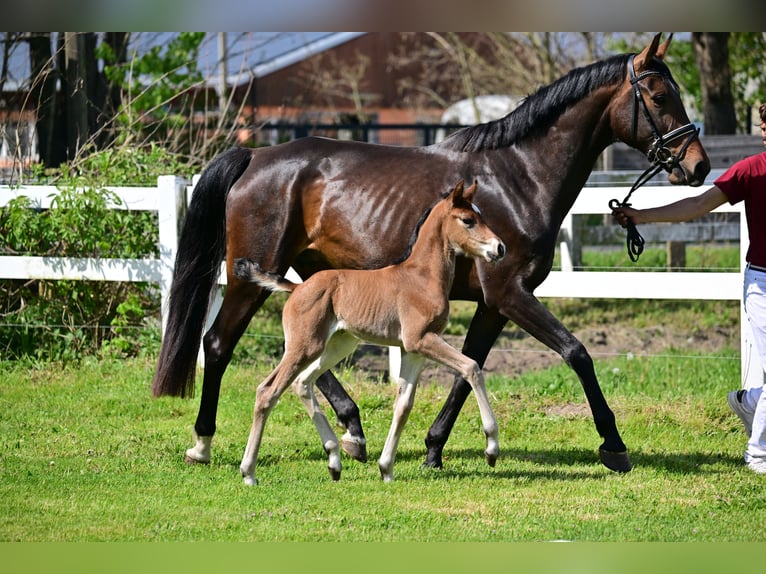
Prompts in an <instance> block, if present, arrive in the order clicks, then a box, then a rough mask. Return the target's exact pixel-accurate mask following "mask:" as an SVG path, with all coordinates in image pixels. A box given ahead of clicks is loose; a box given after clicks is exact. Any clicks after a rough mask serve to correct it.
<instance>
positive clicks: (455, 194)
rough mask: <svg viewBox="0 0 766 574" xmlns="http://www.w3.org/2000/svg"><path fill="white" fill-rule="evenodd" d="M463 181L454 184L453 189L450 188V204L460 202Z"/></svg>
mask: <svg viewBox="0 0 766 574" xmlns="http://www.w3.org/2000/svg"><path fill="white" fill-rule="evenodd" d="M463 185H464V183H463V180H462V179H461V180H460V181H458V182H457V183H456V184H455V187H453V188H452V191H451V192H450V194H451V195H452V203H455V202H456V201H460V199H461V198H462V197H463Z"/></svg>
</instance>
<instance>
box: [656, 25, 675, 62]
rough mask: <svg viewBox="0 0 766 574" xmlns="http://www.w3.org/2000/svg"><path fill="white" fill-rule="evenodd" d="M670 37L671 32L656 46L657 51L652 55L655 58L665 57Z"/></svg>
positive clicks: (671, 36)
mask: <svg viewBox="0 0 766 574" xmlns="http://www.w3.org/2000/svg"><path fill="white" fill-rule="evenodd" d="M672 39H673V33H672V32H671V33H670V35H669V36H668V37H667V39H666V40H665V41H664V42H663V43H662V45H661V46H660V47H659V48H657V53H656V54H655V55H654V57H655V58H657V59H659V60H662V59H663V58H664V57H665V53H666V52H667V51H668V46H670V41H671V40H672Z"/></svg>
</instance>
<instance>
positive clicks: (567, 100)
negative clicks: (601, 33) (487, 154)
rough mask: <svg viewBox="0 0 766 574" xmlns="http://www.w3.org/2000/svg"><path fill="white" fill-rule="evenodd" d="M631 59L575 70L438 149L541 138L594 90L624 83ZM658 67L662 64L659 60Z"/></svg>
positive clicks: (494, 146) (480, 147)
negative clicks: (511, 109) (501, 114)
mask: <svg viewBox="0 0 766 574" xmlns="http://www.w3.org/2000/svg"><path fill="white" fill-rule="evenodd" d="M629 57H630V54H620V55H617V56H612V57H610V58H607V59H605V60H601V61H598V62H595V63H593V64H590V65H588V66H583V67H581V68H575V69H574V70H572V71H571V72H569V73H568V74H567V75H565V76H563V77H562V78H560V79H558V80H556V81H555V82H553V83H552V84H549V85H547V86H543V87H542V88H540V89H539V90H537V91H536V92H535V93H533V94H531V95H529V96H527V97H526V98H525V99H524V101H523V102H522V103H521V104H520V105H519V107H518V108H516V109H515V110H513V111H512V112H510V113H509V114H508V115H506V116H505V117H503V118H500V119H498V120H494V121H491V122H486V123H483V124H479V125H476V126H471V127H467V128H463V129H462V130H459V131H457V132H455V133H454V134H452V135H450V136H449V137H448V138H446V139H445V140H444V141H443V142H442V143H440V144H438V145H440V146H441V147H444V148H447V149H452V150H457V151H480V150H483V149H498V148H503V147H508V146H511V145H513V144H514V143H516V142H518V141H520V140H522V139H524V138H526V137H528V136H530V135H534V134H536V133H538V134H542V133H544V132H545V131H546V130H547V129H548V128H549V127H550V126H551V124H552V123H553V122H554V121H555V120H556V119H557V118H558V117H559V116H560V115H561V114H562V113H564V111H566V110H567V108H569V107H570V106H571V105H573V104H575V103H577V102H579V101H580V100H582V99H583V98H584V97H585V96H587V95H588V94H590V93H591V92H593V90H596V89H598V88H600V87H603V86H608V85H613V84H616V83H617V82H619V81H622V80H623V79H624V78H625V73H626V72H625V70H626V66H627V63H628V58H629ZM655 63H658V64H659V62H658V61H657V60H655ZM662 66H663V67H664V64H662ZM665 70H667V68H666V67H665V68H664V70H663V71H665ZM668 73H669V72H668Z"/></svg>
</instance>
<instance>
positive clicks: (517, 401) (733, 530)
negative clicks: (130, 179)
mask: <svg viewBox="0 0 766 574" xmlns="http://www.w3.org/2000/svg"><path fill="white" fill-rule="evenodd" d="M271 361H272V360H271V359H264V360H262V361H261V364H259V365H258V366H256V365H254V364H250V362H249V361H244V362H243V364H240V365H234V366H232V367H231V368H230V369H229V370H228V371H227V374H226V376H225V378H224V384H223V388H224V390H223V393H222V397H221V403H220V407H219V417H218V433H217V435H216V438H215V441H214V450H213V461H212V463H211V464H210V465H209V466H187V465H185V464H184V463H183V452H184V450H185V449H186V448H188V447H189V446H191V444H192V443H191V426H192V424H193V421H194V418H195V416H196V409H197V406H198V399H196V398H195V399H193V400H182V399H174V398H163V399H159V400H157V399H152V398H151V397H150V392H149V384H150V380H151V377H152V371H153V367H154V365H153V363H152V362H151V361H148V360H138V359H136V360H124V361H117V360H102V361H95V360H94V361H86V362H85V363H83V364H81V365H79V366H77V367H70V368H63V369H62V368H61V367H59V366H55V365H51V366H50V367H48V368H43V369H35V370H31V369H27V368H24V367H23V366H20V365H13V364H8V363H5V364H1V365H0V412H1V413H2V416H1V417H0V540H3V541H202V540H204V541H324V542H328V541H344V542H352V541H417V542H423V541H465V542H469V541H544V540H559V539H565V540H576V541H750V540H751V539H752V536H753V525H754V523H753V517H755V516H760V515H762V514H763V513H764V512H765V511H766V494H764V489H763V478H762V477H758V476H756V475H754V474H752V473H750V472H748V471H747V470H746V469H745V468H744V466H743V464H742V462H741V456H742V451H743V449H744V445H745V437H744V434H743V432H742V430H741V425H740V423H739V420H738V419H737V418H736V417H735V416H734V415H733V414H732V413H730V411H729V410H728V407H727V405H726V402H725V393H726V392H727V391H728V390H730V389H732V388H736V387H737V386H738V384H739V358H738V352H736V351H728V352H726V353H725V354H724V356H718V357H716V358H715V359H708V358H706V357H702V356H700V357H688V356H684V357H673V356H663V357H659V358H656V357H655V358H652V357H649V358H647V357H641V358H636V359H633V360H628V359H627V358H620V359H614V360H608V361H597V369H598V375H599V378H600V382H601V385H602V388H603V390H604V392H605V394H606V396H607V397H608V400H609V402H610V405H611V407H612V409H613V410H614V411H615V413H616V416H617V420H618V424H619V428H620V430H621V433H622V436H623V439H624V440H625V442H626V443H627V444H628V448H629V450H630V453H631V456H632V460H633V463H634V467H635V468H634V470H633V471H632V472H630V473H628V474H625V475H619V474H615V473H612V472H610V471H608V470H607V469H605V468H604V467H602V466H601V465H600V464H599V463H598V459H597V453H596V450H597V447H598V445H599V444H600V440H599V437H598V436H597V434H596V432H595V429H594V427H593V423H592V420H591V418H590V416H589V415H587V414H586V413H582V412H581V409H580V410H578V409H575V411H574V412H575V414H573V415H557V414H555V413H556V412H566V411H562V410H561V407H562V406H564V405H571V404H574V405H582V403H583V400H584V399H583V393H582V390H581V389H580V387H579V383H578V382H577V380H576V377H575V376H574V374H573V373H572V372H571V371H570V370H569V369H567V368H566V367H564V366H561V367H556V368H553V369H548V370H545V371H538V372H532V373H528V374H526V375H524V376H523V377H520V378H516V379H509V378H506V377H503V376H501V375H493V376H491V377H489V380H488V386H489V389H490V392H491V400H492V403H493V407H494V409H495V411H496V414H497V416H498V420H499V422H500V428H501V436H500V438H501V450H502V452H501V457H500V459H499V460H498V463H497V466H496V468H494V469H492V468H489V467H488V466H487V465H486V464H485V463H484V461H483V457H482V452H483V436H482V434H481V431H480V425H479V416H478V409H477V407H476V405H475V401H473V398H472V397H470V398H469V401H468V403H466V407H465V408H464V409H463V412H462V413H461V416H460V418H459V419H458V422H457V424H456V426H455V429H454V431H453V433H452V436H451V438H450V441H449V442H448V444H447V448H446V450H445V457H444V463H445V468H444V470H441V471H436V470H433V469H425V468H422V466H421V464H422V461H423V457H424V453H425V450H424V446H423V438H424V436H425V432H426V429H427V428H428V426H429V425H430V424H431V422H432V421H433V419H434V417H435V415H436V413H437V412H438V410H439V409H440V408H441V405H442V403H443V400H444V398H445V397H446V394H447V391H448V389H445V388H443V387H441V386H439V385H435V384H428V383H427V382H426V383H425V384H424V385H423V387H422V388H421V389H420V390H419V392H418V397H417V399H416V403H415V408H414V410H413V414H412V416H411V418H410V421H409V423H408V425H407V428H406V430H405V434H404V437H403V439H402V443H401V445H400V448H399V455H398V458H397V463H396V467H395V470H396V480H395V481H394V482H393V483H390V484H384V483H383V482H382V481H381V480H380V477H379V474H378V471H377V465H376V463H375V459H376V458H377V456H378V455H379V453H380V449H381V447H382V445H383V441H384V439H385V435H386V433H387V430H388V425H389V423H390V417H391V404H392V400H393V396H394V389H393V388H392V387H390V386H389V385H387V384H380V383H376V382H374V381H371V380H368V379H364V378H363V377H362V376H361V375H359V374H358V373H357V372H355V371H353V370H347V371H344V372H342V373H341V375H342V377H343V380H344V381H346V383H347V388H348V389H349V391H350V393H351V394H352V396H354V397H355V398H356V399H357V401H358V403H359V406H360V409H361V412H362V417H363V424H364V426H365V432H366V434H367V438H368V443H369V446H368V448H369V455H370V462H368V463H366V464H360V463H357V462H355V461H351V460H349V459H348V458H346V457H344V459H343V464H344V470H343V475H342V478H341V480H340V482H338V483H333V482H332V481H331V479H330V477H329V474H328V473H327V470H326V459H325V455H324V452H323V450H322V448H321V445H320V443H319V440H318V438H317V435H316V432H315V430H314V427H313V425H312V424H311V423H310V421H309V420H308V417H307V416H306V414H305V412H304V411H303V409H302V407H301V405H300V403H299V402H298V401H297V399H296V398H295V397H294V396H293V395H292V394H291V393H288V394H286V395H285V396H284V397H283V399H282V400H281V401H280V403H279V405H278V406H277V407H276V409H275V410H274V412H273V414H272V417H271V418H270V420H269V423H268V425H267V429H266V436H265V439H264V443H263V446H262V449H261V457H260V460H259V466H258V470H257V472H258V478H259V480H260V484H259V485H258V486H256V487H254V488H247V487H245V486H244V485H243V484H242V482H241V478H240V476H239V472H238V465H239V461H240V458H241V455H242V451H243V449H244V444H245V441H246V437H247V432H248V428H249V423H250V415H251V409H252V402H253V398H254V389H255V386H256V385H257V384H258V383H259V382H260V380H261V378H262V377H263V376H264V375H265V373H266V371H267V369H268V368H269V367H270V366H271V365H270V362H271ZM578 413H579V414H578Z"/></svg>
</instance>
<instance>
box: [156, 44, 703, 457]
mask: <svg viewBox="0 0 766 574" xmlns="http://www.w3.org/2000/svg"><path fill="white" fill-rule="evenodd" d="M669 43H670V37H669V38H668V39H667V40H666V41H665V42H664V43H662V44H660V35H659V34H658V35H657V36H656V37H655V38H654V40H653V41H652V42H651V43H650V45H648V46H647V47H646V48H645V49H644V50H643V51H642V52H640V53H639V54H635V55H631V54H623V55H617V56H612V57H609V58H607V59H605V60H602V61H599V62H596V63H594V64H591V65H588V66H585V67H582V68H577V69H575V70H572V71H571V72H569V73H568V74H567V75H565V76H564V77H562V78H560V79H559V80H557V81H555V82H553V83H552V84H550V85H548V86H545V87H543V88H541V89H540V90H538V91H537V92H536V93H534V94H532V95H530V96H529V97H527V98H526V99H525V101H524V102H523V103H522V104H521V105H520V106H519V107H518V108H517V109H516V110H514V111H513V112H511V113H510V114H508V115H507V116H505V117H504V118H502V119H499V120H495V121H491V122H488V123H484V124H480V125H477V126H474V127H470V128H465V129H463V130H461V131H459V132H457V133H455V134H453V135H452V136H450V137H449V138H447V139H446V140H444V141H443V142H441V143H438V144H435V145H432V146H427V147H420V148H409V147H396V146H381V145H371V144H366V143H357V142H343V141H335V140H331V139H322V138H303V139H298V140H295V141H292V142H289V143H285V144H282V145H278V146H273V147H269V148H261V149H254V150H253V149H232V150H229V151H227V152H225V153H223V154H221V155H219V156H218V157H217V158H216V159H214V160H213V161H212V162H211V163H210V165H209V166H208V167H207V168H206V169H205V171H204V172H203V174H202V177H201V178H200V180H199V183H198V184H197V186H196V189H195V191H194V196H193V198H192V201H191V205H190V206H189V211H188V213H187V216H186V220H185V223H184V227H183V230H182V233H181V237H180V241H179V248H178V255H177V259H176V265H175V277H174V280H173V285H172V287H171V293H170V303H169V315H168V322H167V327H166V331H165V335H164V338H163V341H162V349H161V352H160V357H159V363H158V366H157V372H156V374H155V377H154V381H153V393H154V394H155V395H156V396H159V395H165V394H169V395H182V396H184V395H185V396H188V395H190V394H192V393H193V390H194V377H195V368H196V359H197V352H198V347H199V340H200V336H201V335H202V328H203V325H204V322H205V318H206V315H207V311H208V306H209V301H210V296H211V292H212V290H213V289H214V287H215V283H216V279H217V276H218V271H219V268H220V267H219V266H220V262H221V260H223V259H224V257H225V258H226V263H227V282H228V287H227V290H226V295H225V297H224V300H223V304H222V307H221V310H220V312H219V313H218V315H217V317H216V318H215V321H214V322H213V325H212V327H211V328H210V330H209V331H208V332H207V333H205V334H204V337H203V345H204V352H205V369H204V378H203V382H202V396H201V399H200V409H199V414H198V416H197V420H196V423H195V426H194V429H195V435H196V444H195V446H194V447H193V448H190V449H189V450H188V451H187V453H186V456H187V460H189V461H196V462H207V461H209V460H210V449H211V442H212V438H213V434H214V432H215V419H216V411H217V407H218V396H219V392H220V386H221V378H222V376H223V374H224V371H225V370H226V367H227V365H228V364H229V361H230V359H231V356H232V352H233V349H234V346H235V345H236V343H237V341H238V340H239V338H240V337H241V335H242V333H243V332H244V331H245V329H246V327H247V325H248V322H249V321H250V318H251V317H252V316H253V314H254V313H255V312H256V311H257V310H258V309H259V308H260V307H261V305H262V304H263V302H264V301H265V300H266V298H267V297H268V296H269V293H270V291H268V290H267V289H264V288H263V287H260V286H259V285H257V284H254V283H250V282H248V281H242V280H241V279H239V278H237V277H236V276H235V275H234V273H233V269H234V265H233V264H234V261H235V260H236V259H239V258H242V257H247V258H249V259H252V260H254V261H257V262H258V264H259V265H260V266H261V267H262V268H264V269H266V270H268V271H271V272H275V273H279V274H284V273H285V272H286V271H287V270H288V268H289V267H290V266H292V267H293V268H294V269H295V270H296V271H297V272H298V273H299V274H300V275H301V276H302V277H303V278H304V279H305V278H307V277H309V276H311V275H312V274H313V273H315V272H316V271H319V270H321V269H326V268H344V269H373V268H379V267H383V266H385V265H388V264H390V263H392V262H393V261H395V260H396V259H397V258H399V257H400V256H401V255H402V253H403V252H404V251H405V249H406V247H407V244H408V242H409V238H410V237H411V235H412V230H413V229H414V228H415V225H416V222H417V219H418V217H419V216H420V214H422V213H423V212H424V211H425V209H426V208H427V207H428V206H430V205H432V204H433V203H434V202H435V201H436V200H437V199H438V198H439V197H440V195H441V193H442V191H443V190H444V189H448V188H449V186H451V185H452V184H453V183H454V182H455V181H459V180H464V181H473V180H475V179H480V180H481V185H482V193H481V194H480V197H478V198H477V200H476V204H477V205H478V207H479V209H481V212H482V214H483V215H484V220H485V221H486V223H487V225H489V226H490V228H492V229H493V230H494V231H495V233H497V235H498V236H499V237H500V238H501V239H502V241H503V243H504V244H505V245H506V246H507V248H508V253H507V254H506V256H505V257H504V258H503V260H502V261H500V262H498V263H497V264H487V263H485V262H483V261H475V260H472V259H468V258H459V259H458V261H457V263H456V272H455V281H454V283H453V286H452V291H451V292H450V298H451V299H465V300H471V301H476V302H477V309H476V313H475V315H474V317H473V320H472V322H471V325H470V328H469V330H468V333H467V335H466V338H465V342H464V345H463V352H464V353H465V354H466V355H467V356H469V357H471V358H472V359H474V360H475V361H476V362H477V363H478V364H479V365H483V364H484V360H485V359H486V357H487V354H488V353H489V350H490V348H491V347H492V345H493V344H494V342H495V340H496V338H497V336H498V335H499V334H500V332H501V331H502V329H503V327H504V325H505V324H506V322H507V321H509V320H510V321H513V322H514V323H516V324H517V325H518V326H519V327H521V328H523V329H524V330H525V331H527V332H528V333H529V334H531V335H532V336H534V337H535V338H537V339H538V340H540V341H541V342H543V343H544V344H546V345H547V346H548V347H550V348H551V349H553V350H555V351H556V352H558V353H559V354H560V355H561V357H562V358H563V359H564V361H565V362H566V363H567V364H568V365H570V367H571V368H572V369H573V370H574V371H575V373H576V374H577V376H578V378H579V379H580V382H581V384H582V387H583V390H584V391H585V396H586V398H587V400H588V403H589V405H590V408H591V412H592V414H593V420H594V423H595V426H596V430H597V431H598V433H599V435H600V436H601V437H602V438H603V442H602V444H601V445H600V448H599V455H600V458H601V462H602V463H603V464H604V465H605V466H607V467H608V468H610V469H613V470H616V471H620V472H625V471H628V470H630V469H631V462H630V459H629V457H628V454H627V449H626V447H625V444H624V443H623V441H622V438H621V437H620V434H619V432H618V430H617V426H616V423H615V417H614V414H613V413H612V411H611V410H610V408H609V406H608V405H607V402H606V399H605V398H604V395H603V393H602V391H601V388H600V386H599V384H598V380H597V379H596V374H595V371H594V368H593V361H592V359H591V357H590V355H589V354H588V352H587V350H586V349H585V347H584V346H583V345H582V343H581V342H580V341H579V340H577V339H576V338H575V337H574V336H573V335H572V334H571V333H570V332H569V331H568V330H567V329H566V328H565V327H564V326H563V325H562V324H561V323H560V322H559V321H558V320H557V319H556V318H555V317H554V316H553V315H552V314H551V313H550V312H549V311H548V310H547V308H546V307H545V306H544V305H543V304H542V303H540V301H538V299H537V298H536V297H535V296H534V290H535V288H536V287H537V286H538V285H540V283H542V282H543V280H544V279H545V278H546V276H547V275H548V272H549V271H550V269H551V265H552V262H553V254H554V249H555V243H556V236H557V233H558V230H559V228H560V226H561V223H562V221H563V219H564V217H565V215H566V214H567V212H568V211H569V210H570V209H571V207H572V205H573V203H574V201H575V199H576V198H577V195H578V194H579V193H580V190H581V189H582V187H583V185H584V184H585V182H586V180H587V179H588V176H589V175H590V172H591V170H592V169H593V165H594V163H595V162H596V160H597V158H598V157H599V155H600V154H601V152H603V151H604V149H606V147H607V146H609V145H610V144H611V143H612V142H614V141H616V140H620V141H623V142H625V143H626V144H628V145H630V146H632V147H634V148H636V149H638V150H641V151H642V152H644V153H645V154H647V157H648V159H649V160H650V161H651V162H652V163H654V164H656V165H658V166H662V168H663V169H665V171H667V172H668V174H669V175H668V179H669V180H670V182H671V183H674V184H688V185H692V186H698V185H701V184H702V183H703V182H704V180H705V177H706V176H707V174H708V172H709V171H710V162H709V161H708V158H707V155H706V153H705V150H704V149H703V147H702V145H701V144H700V142H699V138H698V137H697V130H695V129H694V126H693V125H691V124H690V123H689V119H688V117H687V115H686V111H685V110H684V107H683V104H682V102H681V97H680V94H679V91H678V87H677V85H676V83H675V82H674V80H673V79H672V76H671V74H670V71H669V70H668V68H667V66H666V65H665V64H664V62H663V56H664V55H665V52H666V50H667V48H668V45H669ZM317 386H318V387H319V389H320V391H322V393H323V394H324V395H325V396H326V397H327V398H328V400H329V401H330V403H331V405H332V407H333V409H334V410H335V412H336V413H337V415H338V419H339V421H340V422H341V424H343V425H344V426H345V427H346V429H347V432H346V435H344V438H343V445H342V446H343V449H344V450H346V451H347V452H349V453H350V454H351V455H352V456H354V457H355V458H358V459H360V460H364V459H365V458H366V452H365V448H364V434H363V432H362V427H361V423H360V421H359V411H358V409H357V408H356V405H355V404H354V402H353V401H352V400H351V398H350V397H348V395H347V394H345V391H344V390H343V388H342V386H341V385H340V384H339V383H338V381H337V380H336V379H335V378H334V377H333V376H332V374H331V373H330V372H327V373H325V374H323V375H322V376H321V377H320V378H319V379H318V380H317ZM470 389H471V387H470V385H469V384H468V382H466V380H465V379H464V378H462V376H458V377H457V378H456V379H455V383H454V385H453V387H452V391H451V392H450V395H449V397H448V398H447V401H446V403H445V405H444V407H443V408H442V410H441V412H440V413H439V415H438V416H437V418H436V420H435V421H434V423H433V425H432V426H431V429H430V430H429V432H428V435H427V437H426V446H427V449H428V452H427V455H426V461H425V464H426V465H427V466H433V467H440V466H441V464H442V458H441V457H442V450H443V448H444V445H445V443H446V441H447V438H448V436H449V433H450V431H451V429H452V427H453V424H454V422H455V420H456V419H457V416H458V413H459V412H460V409H461V407H462V405H463V403H464V402H465V399H466V398H467V396H468V394H469V392H470ZM353 447H356V448H355V449H354V448H353Z"/></svg>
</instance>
